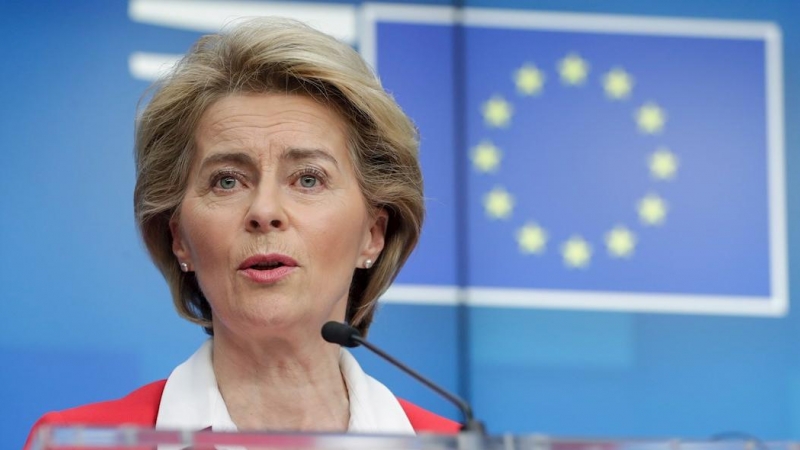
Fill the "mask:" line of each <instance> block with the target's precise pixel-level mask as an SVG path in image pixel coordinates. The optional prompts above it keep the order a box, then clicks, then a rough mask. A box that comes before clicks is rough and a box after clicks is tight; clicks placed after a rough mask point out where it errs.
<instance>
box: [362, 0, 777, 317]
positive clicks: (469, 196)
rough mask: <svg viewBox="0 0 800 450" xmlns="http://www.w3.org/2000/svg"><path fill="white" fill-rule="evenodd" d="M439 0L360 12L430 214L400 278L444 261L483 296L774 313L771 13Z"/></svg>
mask: <svg viewBox="0 0 800 450" xmlns="http://www.w3.org/2000/svg"><path fill="white" fill-rule="evenodd" d="M447 11H448V10H446V9H428V10H426V11H424V12H423V11H422V10H420V12H419V13H418V14H415V13H414V12H413V11H412V10H410V9H404V10H401V11H398V10H389V9H386V10H382V9H381V8H379V7H378V8H376V9H374V10H372V11H369V12H368V14H367V16H368V17H369V18H370V20H371V23H372V25H371V26H372V27H373V28H372V31H371V33H367V36H368V39H374V42H373V43H366V45H364V47H365V49H366V51H367V53H368V56H370V55H369V53H374V55H372V57H373V58H374V60H375V63H376V65H377V69H378V71H379V72H380V73H381V75H382V77H383V78H384V82H385V83H386V85H387V88H388V89H389V90H390V91H393V92H394V93H395V95H396V96H397V97H398V100H399V101H400V102H401V104H402V105H403V106H404V107H406V109H407V110H408V111H409V113H410V114H411V115H412V117H414V118H415V119H416V120H417V123H418V125H419V127H420V131H421V134H422V153H423V165H424V171H425V180H426V183H427V188H428V189H429V190H428V197H429V198H430V199H431V201H430V202H429V205H428V207H429V210H431V211H432V216H433V217H434V219H433V223H432V224H431V227H432V228H433V229H436V230H437V236H431V233H430V231H426V233H427V234H426V240H423V245H422V247H421V249H420V253H421V254H422V255H423V256H422V257H419V258H417V259H416V260H415V261H414V262H413V265H412V267H411V268H410V269H409V271H408V273H405V274H404V275H403V276H402V277H401V278H400V280H399V281H400V282H403V283H413V284H432V285H436V284H437V283H438V284H447V283H448V281H447V280H442V281H437V280H430V273H431V272H430V270H431V268H435V267H439V268H441V267H443V266H445V267H448V266H449V267H461V269H462V270H465V271H466V273H465V274H462V277H461V278H460V279H462V280H467V281H466V286H464V287H465V288H466V289H467V292H468V293H469V299H470V301H471V302H472V303H474V304H481V305H496V306H545V307H567V308H590V309H622V310H641V311H681V312H702V313H730V314H765V315H774V314H782V313H783V312H785V309H786V295H787V294H786V256H785V252H786V249H785V245H786V239H785V205H784V183H783V170H784V169H783V148H782V111H781V106H780V105H781V102H780V96H781V95H782V93H781V86H780V71H781V67H780V56H779V55H780V34H779V32H778V30H777V29H776V28H775V27H774V26H772V25H770V24H761V23H740V22H719V21H685V20H661V19H659V20H656V19H644V18H622V17H608V16H597V17H593V16H586V15H583V16H576V15H565V14H540V13H530V12H510V11H509V12H503V11H491V10H480V9H473V10H469V9H468V10H466V11H465V13H464V16H463V17H464V18H463V19H461V21H460V22H459V23H458V24H456V22H455V21H454V20H453V19H452V18H451V17H449V16H448V13H447ZM449 11H452V10H449ZM437 14H438V16H437ZM437 17H438V18H437ZM368 22H369V21H368ZM454 52H455V53H454ZM459 77H460V78H459ZM453 80H460V81H458V82H456V83H455V85H454V82H453ZM458 106H460V107H461V109H458ZM431 108H433V109H436V108H450V109H449V110H448V112H439V113H435V114H431V113H430V111H429V110H430V109H431ZM459 123H461V124H463V125H464V127H463V129H456V127H455V126H454V125H453V124H459ZM454 133H462V134H461V135H460V136H457V137H456V138H454V137H453V136H454ZM458 143H460V148H456V147H455V146H456V145H458ZM432 144H435V145H432ZM434 155H435V156H434ZM458 161H461V163H460V164H459V163H458ZM458 171H461V172H458ZM458 180H461V181H462V182H461V183H459V182H458ZM459 197H461V201H457V199H458V198H459ZM443 199H445V200H443ZM458 205H463V206H464V207H466V211H465V214H458V212H457V211H455V210H452V209H453V208H456V207H458ZM448 208H451V210H448ZM440 210H447V211H446V212H442V211H440ZM437 215H440V216H442V218H443V219H444V220H442V219H441V218H438V220H437ZM459 218H461V219H462V220H460V221H459ZM451 236H457V239H456V241H455V242H454V243H453V248H454V247H455V246H458V245H463V246H466V253H465V254H466V256H467V261H466V264H465V265H464V264H462V265H459V264H458V261H455V260H454V258H455V256H452V255H454V254H457V252H455V253H454V252H453V248H451V247H446V245H447V242H448V239H450V237H451ZM445 255H451V256H445ZM443 262H446V263H445V264H443ZM439 270H441V269H439ZM426 277H427V278H426Z"/></svg>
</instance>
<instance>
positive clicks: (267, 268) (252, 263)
mask: <svg viewBox="0 0 800 450" xmlns="http://www.w3.org/2000/svg"><path fill="white" fill-rule="evenodd" d="M296 268H297V261H295V260H294V259H292V258H290V257H288V256H286V255H279V254H270V255H255V256H251V257H249V258H247V259H245V260H244V261H243V262H242V264H240V265H239V271H240V273H241V274H243V275H244V276H246V277H247V278H249V279H250V280H251V281H254V282H256V283H260V284H272V283H276V282H278V281H280V280H282V279H284V278H286V277H287V276H289V274H291V273H292V272H293V271H294V270H295V269H296Z"/></svg>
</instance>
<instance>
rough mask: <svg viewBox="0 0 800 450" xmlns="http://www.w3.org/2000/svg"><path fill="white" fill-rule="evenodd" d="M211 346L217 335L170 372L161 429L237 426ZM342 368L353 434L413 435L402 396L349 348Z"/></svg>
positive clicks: (341, 357) (161, 410)
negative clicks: (221, 387)
mask: <svg viewBox="0 0 800 450" xmlns="http://www.w3.org/2000/svg"><path fill="white" fill-rule="evenodd" d="M212 345H213V339H209V340H207V341H206V342H204V343H203V345H202V346H200V348H199V349H198V350H197V351H196V352H195V353H194V355H192V356H191V357H190V358H189V359H187V360H186V361H185V362H184V363H183V364H181V365H179V366H178V367H176V368H175V370H173V371H172V374H170V376H169V378H168V379H167V384H166V386H164V393H163V394H162V395H161V404H160V405H159V408H158V418H157V419H156V428H157V429H183V430H198V429H205V428H208V427H211V429H212V430H214V431H236V425H235V424H234V423H233V420H231V416H230V414H228V408H227V407H226V406H225V401H224V400H223V399H222V395H221V394H220V392H219V388H218V387H217V379H216V377H215V376H214V369H213V367H212V365H211V347H212ZM339 368H340V369H341V371H342V376H343V378H344V381H345V384H346V385H347V391H348V395H349V397H350V424H349V425H348V430H347V431H348V432H349V433H383V434H414V429H413V428H412V427H411V423H410V422H409V421H408V417H407V416H406V414H405V411H403V408H402V406H400V403H399V402H398V401H397V398H396V397H395V396H394V395H393V394H392V393H391V391H389V389H388V388H387V387H386V386H384V385H383V384H381V383H380V382H379V381H377V380H375V379H374V378H372V377H370V376H369V375H367V374H366V373H364V371H363V370H362V369H361V366H359V365H358V362H357V361H356V359H355V358H354V357H353V355H351V354H350V352H348V351H347V350H345V349H342V350H341V352H340V354H339Z"/></svg>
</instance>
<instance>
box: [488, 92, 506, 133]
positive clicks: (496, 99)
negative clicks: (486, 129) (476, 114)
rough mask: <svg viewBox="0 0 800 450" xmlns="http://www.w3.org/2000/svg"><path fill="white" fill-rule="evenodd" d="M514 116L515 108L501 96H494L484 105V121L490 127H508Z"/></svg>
mask: <svg viewBox="0 0 800 450" xmlns="http://www.w3.org/2000/svg"><path fill="white" fill-rule="evenodd" d="M513 114H514V107H513V106H512V105H511V103H509V102H507V101H505V99H504V98H503V97H501V96H499V95H493V96H492V98H490V99H489V100H487V101H486V102H485V103H484V104H483V120H484V121H485V122H486V124H487V125H489V126H490V127H497V128H505V127H507V126H508V123H509V122H510V121H511V116H512V115H513Z"/></svg>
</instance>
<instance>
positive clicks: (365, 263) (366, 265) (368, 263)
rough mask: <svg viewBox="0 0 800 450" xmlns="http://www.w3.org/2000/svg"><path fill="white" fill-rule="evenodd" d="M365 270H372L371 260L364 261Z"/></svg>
mask: <svg viewBox="0 0 800 450" xmlns="http://www.w3.org/2000/svg"><path fill="white" fill-rule="evenodd" d="M364 268H365V269H370V268H372V260H371V259H368V260H366V261H364Z"/></svg>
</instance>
